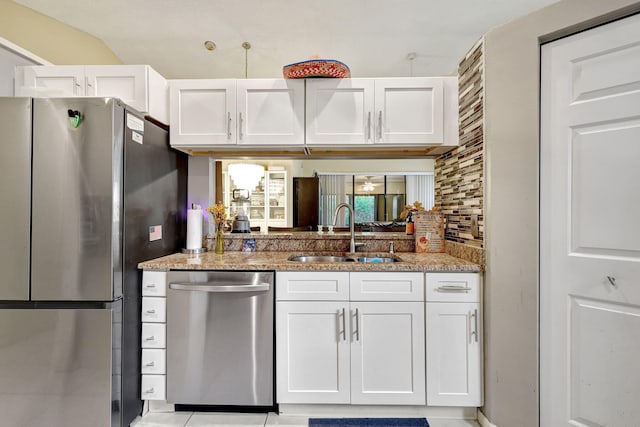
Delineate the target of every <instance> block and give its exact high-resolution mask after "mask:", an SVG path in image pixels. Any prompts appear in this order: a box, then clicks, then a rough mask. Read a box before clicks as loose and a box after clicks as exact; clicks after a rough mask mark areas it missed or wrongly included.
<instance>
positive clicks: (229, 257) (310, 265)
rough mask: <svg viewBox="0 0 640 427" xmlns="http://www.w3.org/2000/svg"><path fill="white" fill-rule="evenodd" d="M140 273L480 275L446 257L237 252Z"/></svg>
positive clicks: (155, 265)
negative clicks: (381, 259)
mask: <svg viewBox="0 0 640 427" xmlns="http://www.w3.org/2000/svg"><path fill="white" fill-rule="evenodd" d="M294 255H346V256H351V257H362V256H394V257H396V258H400V260H401V262H391V263H364V262H296V261H289V260H288V258H289V257H291V256H294ZM138 268H140V269H143V270H164V271H166V270H276V271H421V272H437V271H441V272H479V271H481V266H480V265H478V264H474V263H472V262H469V261H465V260H463V259H460V258H455V257H453V256H451V255H448V254H445V253H431V254H422V253H413V252H396V253H395V254H393V255H391V254H389V253H381V252H376V253H369V252H357V253H346V254H344V253H342V252H340V253H333V252H300V251H296V252H294V251H281V252H275V251H272V252H239V251H228V252H225V253H224V254H222V255H217V254H215V253H213V252H205V253H204V254H201V255H198V256H196V255H186V254H181V253H180V254H173V255H167V256H164V257H161V258H156V259H153V260H150V261H145V262H141V263H140V264H138Z"/></svg>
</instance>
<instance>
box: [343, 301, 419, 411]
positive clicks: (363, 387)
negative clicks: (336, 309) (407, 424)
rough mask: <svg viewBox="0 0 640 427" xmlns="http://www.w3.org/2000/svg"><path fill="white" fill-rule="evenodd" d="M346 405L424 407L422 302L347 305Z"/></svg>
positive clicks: (353, 303)
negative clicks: (348, 400)
mask: <svg viewBox="0 0 640 427" xmlns="http://www.w3.org/2000/svg"><path fill="white" fill-rule="evenodd" d="M350 315H351V320H352V324H353V327H352V332H351V338H352V340H351V403H353V404H397V405H424V404H425V382H424V381H425V380H424V375H425V367H424V357H425V353H424V308H423V303H421V302H357V303H356V302H352V303H351V314H350Z"/></svg>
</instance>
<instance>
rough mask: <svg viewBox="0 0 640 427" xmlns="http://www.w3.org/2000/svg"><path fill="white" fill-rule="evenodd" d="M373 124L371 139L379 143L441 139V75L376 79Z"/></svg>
mask: <svg viewBox="0 0 640 427" xmlns="http://www.w3.org/2000/svg"><path fill="white" fill-rule="evenodd" d="M374 128H375V141H376V143H380V144H406V143H417V144H426V143H429V144H434V143H442V142H443V139H444V91H443V82H442V79H440V78H437V77H431V78H428V77H425V78H405V79H403V78H388V79H376V81H375V126H374Z"/></svg>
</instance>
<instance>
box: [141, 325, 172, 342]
mask: <svg viewBox="0 0 640 427" xmlns="http://www.w3.org/2000/svg"><path fill="white" fill-rule="evenodd" d="M141 342H142V348H166V346H167V330H166V325H165V324H164V323H143V324H142V340H141Z"/></svg>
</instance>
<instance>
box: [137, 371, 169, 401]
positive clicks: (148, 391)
mask: <svg viewBox="0 0 640 427" xmlns="http://www.w3.org/2000/svg"><path fill="white" fill-rule="evenodd" d="M166 378H167V377H166V376H164V375H143V376H142V393H141V395H140V398H141V399H142V400H165V399H166V395H167V393H166V383H167V382H166Z"/></svg>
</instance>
